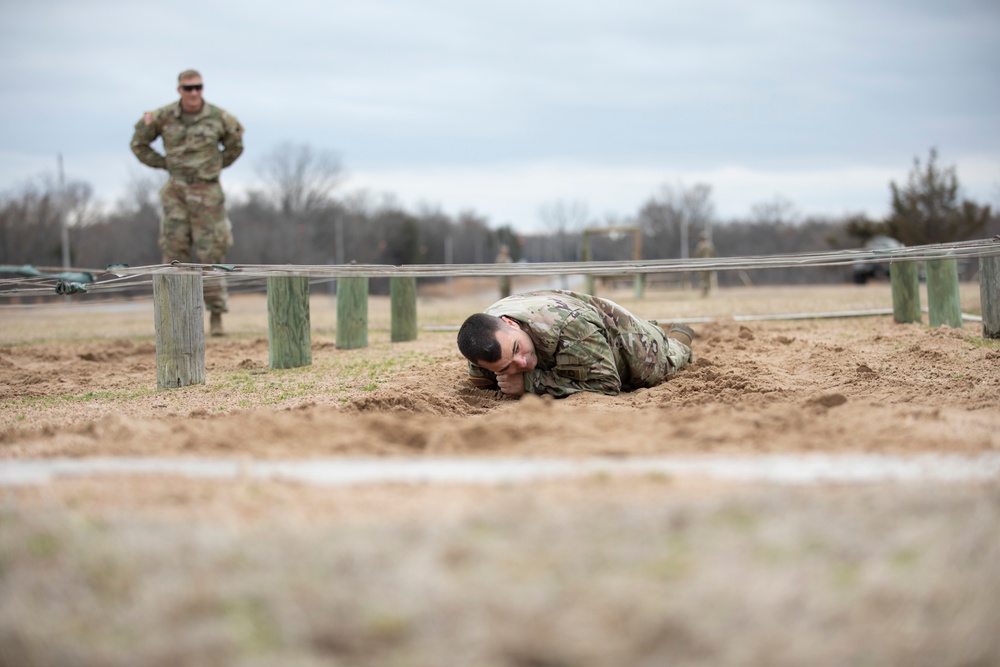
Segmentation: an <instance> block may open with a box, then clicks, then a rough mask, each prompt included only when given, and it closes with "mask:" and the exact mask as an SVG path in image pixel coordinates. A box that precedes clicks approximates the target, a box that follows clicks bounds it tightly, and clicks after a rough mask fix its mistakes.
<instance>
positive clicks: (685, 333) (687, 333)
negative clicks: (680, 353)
mask: <svg viewBox="0 0 1000 667" xmlns="http://www.w3.org/2000/svg"><path fill="white" fill-rule="evenodd" d="M667 338H673V339H674V340H676V341H678V342H681V343H684V344H685V345H687V346H688V347H691V342H692V341H694V329H692V328H691V327H689V326H687V325H685V324H676V323H675V324H671V325H670V330H669V331H667Z"/></svg>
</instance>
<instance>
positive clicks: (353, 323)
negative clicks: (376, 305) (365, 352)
mask: <svg viewBox="0 0 1000 667" xmlns="http://www.w3.org/2000/svg"><path fill="white" fill-rule="evenodd" d="M367 346H368V278H339V279H338V280H337V347H339V348H340V349H342V350H353V349H356V348H359V347H367Z"/></svg>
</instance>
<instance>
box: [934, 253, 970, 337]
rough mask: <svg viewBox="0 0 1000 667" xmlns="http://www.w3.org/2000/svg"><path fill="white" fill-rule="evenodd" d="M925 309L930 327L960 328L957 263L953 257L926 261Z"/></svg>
mask: <svg viewBox="0 0 1000 667" xmlns="http://www.w3.org/2000/svg"><path fill="white" fill-rule="evenodd" d="M927 311H928V313H929V319H930V324H931V326H932V327H939V326H941V325H942V324H946V325H948V326H950V327H951V328H952V329H961V328H962V301H961V298H960V295H959V291H958V263H957V262H956V261H955V260H953V259H932V260H928V261H927Z"/></svg>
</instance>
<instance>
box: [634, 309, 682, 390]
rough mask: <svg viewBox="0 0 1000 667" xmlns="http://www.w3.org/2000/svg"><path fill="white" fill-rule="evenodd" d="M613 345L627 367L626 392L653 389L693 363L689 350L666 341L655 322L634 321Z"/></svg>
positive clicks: (665, 335) (661, 328)
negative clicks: (616, 347)
mask: <svg viewBox="0 0 1000 667" xmlns="http://www.w3.org/2000/svg"><path fill="white" fill-rule="evenodd" d="M669 326H670V325H669V324H668V325H666V327H669ZM616 343H617V345H618V347H619V349H620V350H621V353H622V356H623V357H624V358H625V360H626V363H627V365H628V367H629V371H630V377H629V379H628V382H627V388H628V389H638V388H640V387H655V386H656V385H658V384H660V383H662V382H664V381H665V380H666V379H667V378H668V377H669V376H671V375H673V374H674V373H676V372H677V371H679V370H680V369H682V368H684V367H685V366H687V365H688V364H689V363H691V361H692V360H693V355H692V353H691V348H690V347H688V346H687V345H685V344H684V343H682V342H680V341H679V340H674V339H673V338H668V337H667V332H666V331H665V328H664V327H663V326H661V325H660V324H659V323H658V322H657V321H656V320H640V319H638V318H636V320H635V321H634V323H633V324H632V325H631V326H628V327H623V330H622V332H621V335H620V336H619V338H618V340H617V341H616ZM623 379H624V378H623Z"/></svg>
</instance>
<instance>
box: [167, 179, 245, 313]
mask: <svg viewBox="0 0 1000 667" xmlns="http://www.w3.org/2000/svg"><path fill="white" fill-rule="evenodd" d="M160 203H161V204H162V205H163V217H162V218H161V219H160V250H161V251H162V252H163V261H164V263H169V262H172V261H174V260H177V261H180V262H192V261H193V262H197V263H199V264H221V263H222V262H223V261H225V259H226V252H227V251H228V250H229V249H230V248H231V247H232V246H233V228H232V224H230V222H229V218H228V217H227V216H226V198H225V195H224V194H223V192H222V185H221V184H220V183H219V182H218V181H195V182H193V183H188V182H187V181H184V180H182V179H179V178H174V177H171V178H170V179H168V180H167V183H166V185H164V186H163V189H161V190H160ZM204 294H205V307H206V308H207V309H208V310H209V311H210V312H213V313H225V312H227V311H228V310H229V294H228V290H227V289H226V279H225V278H222V277H211V278H206V279H205V287H204Z"/></svg>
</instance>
